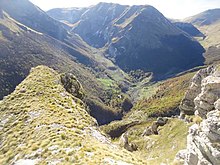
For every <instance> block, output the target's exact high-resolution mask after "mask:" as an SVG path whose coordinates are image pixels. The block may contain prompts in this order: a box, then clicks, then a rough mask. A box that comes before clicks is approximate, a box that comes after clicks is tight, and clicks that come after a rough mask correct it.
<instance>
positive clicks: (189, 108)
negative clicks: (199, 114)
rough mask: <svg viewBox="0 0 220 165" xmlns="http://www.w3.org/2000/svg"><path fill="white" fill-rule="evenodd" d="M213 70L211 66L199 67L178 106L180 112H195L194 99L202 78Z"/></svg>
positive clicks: (198, 91) (199, 90)
mask: <svg viewBox="0 0 220 165" xmlns="http://www.w3.org/2000/svg"><path fill="white" fill-rule="evenodd" d="M212 72H213V67H212V66H211V67H208V68H205V69H201V70H200V71H198V73H197V74H195V76H194V77H193V78H192V81H191V84H190V87H189V90H188V91H187V92H186V94H185V97H184V98H183V100H182V102H181V104H180V106H179V108H180V110H181V114H182V115H184V114H187V115H192V114H194V112H195V109H194V107H195V104H194V99H195V98H196V97H197V96H198V94H200V93H201V83H202V80H203V79H204V78H205V77H207V76H208V75H210V74H211V73H212Z"/></svg>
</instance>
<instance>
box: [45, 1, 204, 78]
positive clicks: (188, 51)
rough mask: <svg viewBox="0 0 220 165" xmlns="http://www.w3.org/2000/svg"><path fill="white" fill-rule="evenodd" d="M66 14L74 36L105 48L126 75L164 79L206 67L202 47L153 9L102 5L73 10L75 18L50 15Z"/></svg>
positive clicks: (64, 10)
mask: <svg viewBox="0 0 220 165" xmlns="http://www.w3.org/2000/svg"><path fill="white" fill-rule="evenodd" d="M82 10H83V11H85V12H82ZM77 11H78V13H77V14H76V12H77ZM59 13H60V16H59ZM63 13H68V14H66V19H65V20H66V21H70V20H72V21H70V22H69V23H71V24H72V27H73V28H72V31H73V32H76V33H78V34H79V35H80V36H81V37H82V38H83V40H84V41H86V42H87V43H88V44H90V45H91V46H94V47H98V48H104V50H105V52H106V53H107V55H106V56H108V58H110V59H112V60H113V61H114V62H115V63H116V64H117V65H118V66H120V67H121V68H122V69H123V70H125V71H130V70H137V69H142V70H144V71H146V72H154V73H155V75H160V76H164V75H166V74H172V73H177V72H180V71H182V70H186V69H189V68H192V67H194V66H197V65H202V63H203V57H202V53H203V52H204V49H203V48H202V46H201V45H200V44H199V43H198V42H196V41H195V40H193V39H192V38H190V37H189V36H188V35H186V33H184V32H183V31H181V30H180V29H179V28H177V27H176V26H175V25H173V24H172V23H171V22H170V21H169V20H167V19H166V18H165V17H164V16H163V15H162V14H161V13H160V12H159V11H157V10H156V9H155V8H154V7H152V6H123V5H119V4H112V3H99V4H98V5H96V6H92V7H90V8H87V9H81V10H80V9H77V10H76V9H73V12H72V13H73V15H71V14H70V13H71V9H59V10H58V9H55V10H50V11H48V14H49V15H50V16H52V17H53V16H54V15H55V16H54V18H56V19H60V18H62V19H60V20H64V18H65V14H63ZM79 13H82V14H79ZM72 18H74V19H72Z"/></svg>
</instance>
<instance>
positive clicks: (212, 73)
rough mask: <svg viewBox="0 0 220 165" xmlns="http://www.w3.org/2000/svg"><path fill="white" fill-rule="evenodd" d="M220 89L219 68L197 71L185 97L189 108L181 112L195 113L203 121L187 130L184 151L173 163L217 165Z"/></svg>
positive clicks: (219, 128)
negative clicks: (176, 161)
mask: <svg viewBox="0 0 220 165" xmlns="http://www.w3.org/2000/svg"><path fill="white" fill-rule="evenodd" d="M196 80H197V81H196ZM219 87H220V71H219V66H216V67H209V68H207V69H203V70H200V71H199V72H198V73H197V74H196V75H195V76H194V78H193V80H192V84H191V86H190V88H189V91H188V92H187V93H186V98H187V99H188V101H189V102H190V103H191V104H189V106H185V107H188V109H187V108H185V109H184V110H185V111H184V112H188V111H186V109H187V110H189V112H192V113H193V112H194V113H195V115H198V116H200V117H201V118H203V121H202V122H201V123H200V124H194V125H193V126H191V127H190V130H189V135H188V137H187V149H186V150H183V151H180V152H179V153H178V154H177V156H176V160H178V161H181V162H184V164H186V165H211V164H212V165H219V164H220V88H219ZM190 90H192V91H190ZM193 91H194V92H195V93H193ZM189 93H192V94H193V96H192V97H191V99H189V96H190V94H189ZM186 98H185V99H186ZM193 100H194V101H193ZM182 104H183V103H182Z"/></svg>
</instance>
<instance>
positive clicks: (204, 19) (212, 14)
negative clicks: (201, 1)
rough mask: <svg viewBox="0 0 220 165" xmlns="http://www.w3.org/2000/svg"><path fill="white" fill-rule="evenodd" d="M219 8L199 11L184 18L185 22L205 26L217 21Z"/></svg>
mask: <svg viewBox="0 0 220 165" xmlns="http://www.w3.org/2000/svg"><path fill="white" fill-rule="evenodd" d="M219 20H220V9H210V10H207V11H204V12H202V13H199V14H197V15H195V16H191V17H188V18H186V19H184V21H185V22H190V23H192V24H194V25H196V26H205V25H210V24H214V23H216V22H219Z"/></svg>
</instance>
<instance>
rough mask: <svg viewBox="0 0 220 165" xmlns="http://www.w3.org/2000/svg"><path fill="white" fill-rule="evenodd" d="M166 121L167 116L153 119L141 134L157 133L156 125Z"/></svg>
mask: <svg viewBox="0 0 220 165" xmlns="http://www.w3.org/2000/svg"><path fill="white" fill-rule="evenodd" d="M167 121H168V118H166V117H165V118H162V117H159V118H157V121H154V122H153V123H152V125H151V126H150V127H147V128H146V129H145V130H144V132H143V134H142V136H149V135H158V127H159V126H164V125H165V124H166V123H167Z"/></svg>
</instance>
